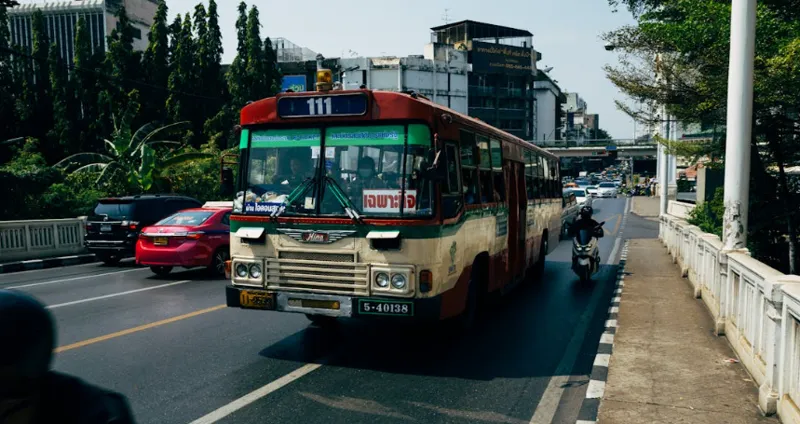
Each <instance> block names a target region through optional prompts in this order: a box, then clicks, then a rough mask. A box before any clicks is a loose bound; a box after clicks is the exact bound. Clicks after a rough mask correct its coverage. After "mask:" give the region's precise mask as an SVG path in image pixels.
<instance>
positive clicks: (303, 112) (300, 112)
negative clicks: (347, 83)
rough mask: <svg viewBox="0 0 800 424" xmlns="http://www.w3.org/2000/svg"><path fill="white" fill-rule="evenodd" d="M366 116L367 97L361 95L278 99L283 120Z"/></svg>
mask: <svg viewBox="0 0 800 424" xmlns="http://www.w3.org/2000/svg"><path fill="white" fill-rule="evenodd" d="M366 114H367V96H365V95H364V94H361V93H357V94H334V95H329V96H302V97H300V96H298V97H295V96H292V97H281V98H280V99H278V116H280V117H281V118H312V117H327V116H361V115H366Z"/></svg>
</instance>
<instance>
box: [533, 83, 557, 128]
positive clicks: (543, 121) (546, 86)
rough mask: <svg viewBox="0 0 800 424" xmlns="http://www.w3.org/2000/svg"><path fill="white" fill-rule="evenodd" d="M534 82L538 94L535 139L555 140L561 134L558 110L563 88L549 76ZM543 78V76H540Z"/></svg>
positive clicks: (534, 88)
mask: <svg viewBox="0 0 800 424" xmlns="http://www.w3.org/2000/svg"><path fill="white" fill-rule="evenodd" d="M543 78H544V79H543V80H540V81H534V82H533V90H534V95H535V96H536V103H535V107H536V128H537V131H536V133H535V134H534V138H533V139H534V140H536V141H548V140H555V139H556V138H557V137H556V136H557V135H560V133H559V128H560V122H559V121H558V110H559V109H560V108H561V104H560V102H559V98H560V97H561V89H560V88H558V85H556V84H555V83H554V82H553V81H552V80H551V79H550V78H549V77H546V76H544V77H543ZM539 79H542V78H539Z"/></svg>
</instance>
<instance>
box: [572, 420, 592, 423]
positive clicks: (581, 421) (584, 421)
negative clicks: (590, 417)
mask: <svg viewBox="0 0 800 424" xmlns="http://www.w3.org/2000/svg"><path fill="white" fill-rule="evenodd" d="M575 424H597V421H586V420H578V421H575Z"/></svg>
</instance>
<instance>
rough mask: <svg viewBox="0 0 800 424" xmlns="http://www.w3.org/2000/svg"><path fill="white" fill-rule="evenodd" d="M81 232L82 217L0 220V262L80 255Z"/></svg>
mask: <svg viewBox="0 0 800 424" xmlns="http://www.w3.org/2000/svg"><path fill="white" fill-rule="evenodd" d="M85 231H86V219H85V218H71V219H46V220H38V221H0V261H2V262H9V261H23V260H28V259H40V258H46V257H50V256H59V255H75V254H78V253H83V252H85V248H84V246H83V236H84V233H85Z"/></svg>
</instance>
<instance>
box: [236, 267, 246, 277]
mask: <svg viewBox="0 0 800 424" xmlns="http://www.w3.org/2000/svg"><path fill="white" fill-rule="evenodd" d="M236 275H237V276H238V277H239V278H247V265H245V264H237V265H236Z"/></svg>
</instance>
